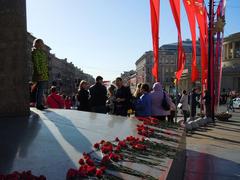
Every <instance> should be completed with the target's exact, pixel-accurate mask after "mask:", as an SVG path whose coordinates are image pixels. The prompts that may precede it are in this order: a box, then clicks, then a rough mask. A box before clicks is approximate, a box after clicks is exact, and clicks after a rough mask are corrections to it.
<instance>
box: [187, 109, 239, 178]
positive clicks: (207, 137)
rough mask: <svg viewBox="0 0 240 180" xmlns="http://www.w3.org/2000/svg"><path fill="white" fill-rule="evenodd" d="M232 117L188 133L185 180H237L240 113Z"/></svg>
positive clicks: (237, 112) (237, 111)
mask: <svg viewBox="0 0 240 180" xmlns="http://www.w3.org/2000/svg"><path fill="white" fill-rule="evenodd" d="M220 109H221V110H225V109H226V108H225V107H220ZM232 114H233V117H232V118H231V119H230V120H229V121H228V122H221V121H216V124H215V125H211V126H208V127H207V128H203V129H201V130H199V131H195V132H194V133H193V134H188V136H187V139H186V141H187V162H186V172H185V180H237V179H238V180H240V110H236V112H235V113H232Z"/></svg>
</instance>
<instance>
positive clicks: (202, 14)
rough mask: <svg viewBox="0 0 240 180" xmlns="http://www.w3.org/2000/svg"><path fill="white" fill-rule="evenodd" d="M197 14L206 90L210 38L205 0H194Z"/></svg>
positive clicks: (203, 82)
mask: <svg viewBox="0 0 240 180" xmlns="http://www.w3.org/2000/svg"><path fill="white" fill-rule="evenodd" d="M194 1H195V3H194V6H195V8H194V9H195V14H196V18H197V22H198V26H199V30H200V46H201V66H202V86H203V89H202V91H204V90H205V89H206V84H207V73H208V38H207V35H208V34H207V33H208V32H207V30H208V28H207V10H206V7H205V5H204V0H194Z"/></svg>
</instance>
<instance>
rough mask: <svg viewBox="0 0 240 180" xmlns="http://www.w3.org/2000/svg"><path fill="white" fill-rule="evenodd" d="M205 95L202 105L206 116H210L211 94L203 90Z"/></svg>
mask: <svg viewBox="0 0 240 180" xmlns="http://www.w3.org/2000/svg"><path fill="white" fill-rule="evenodd" d="M204 93H205V95H204V97H203V100H204V105H205V106H204V107H205V113H206V116H207V117H211V111H210V110H211V96H210V93H209V92H208V90H205V91H204Z"/></svg>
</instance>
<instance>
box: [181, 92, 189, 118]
mask: <svg viewBox="0 0 240 180" xmlns="http://www.w3.org/2000/svg"><path fill="white" fill-rule="evenodd" d="M180 103H181V109H182V111H183V116H184V122H186V121H187V118H188V116H189V107H188V94H187V91H186V90H183V93H182V97H181V99H180Z"/></svg>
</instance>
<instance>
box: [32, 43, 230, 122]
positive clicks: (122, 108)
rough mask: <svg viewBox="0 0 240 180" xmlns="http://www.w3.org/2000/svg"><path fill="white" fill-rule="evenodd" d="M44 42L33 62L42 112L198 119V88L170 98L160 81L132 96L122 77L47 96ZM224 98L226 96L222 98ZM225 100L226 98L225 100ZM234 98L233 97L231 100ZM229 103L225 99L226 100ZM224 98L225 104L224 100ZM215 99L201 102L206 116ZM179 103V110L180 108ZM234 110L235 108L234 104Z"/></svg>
mask: <svg viewBox="0 0 240 180" xmlns="http://www.w3.org/2000/svg"><path fill="white" fill-rule="evenodd" d="M43 46H44V43H43V40H41V39H36V40H34V42H33V48H32V62H33V70H34V72H33V78H32V82H31V83H30V102H31V104H30V105H31V106H35V107H36V108H37V109H39V110H44V109H46V108H47V107H49V108H65V109H75V108H76V109H78V110H81V111H88V112H96V113H108V114H113V115H120V116H128V115H130V114H132V112H134V114H135V116H141V117H149V116H152V117H155V118H157V119H159V120H166V119H168V121H169V122H174V117H175V115H176V111H177V109H178V108H179V109H181V112H182V114H183V116H184V121H186V120H187V118H188V117H189V116H190V117H191V118H194V117H195V116H196V108H197V106H201V104H200V96H201V95H200V94H201V93H199V90H198V89H197V88H194V89H193V90H192V92H190V93H187V91H185V90H184V91H183V92H182V93H181V94H179V95H178V97H174V96H170V95H169V94H168V93H167V92H166V91H165V90H164V88H163V87H162V85H161V83H159V82H156V83H155V84H153V87H149V85H148V84H145V83H143V84H138V85H137V87H136V90H135V92H134V93H133V94H132V93H131V91H130V88H129V87H128V86H125V85H124V84H123V80H122V79H121V78H120V77H118V78H116V80H115V84H112V85H111V86H110V87H108V88H106V87H105V85H104V84H103V77H101V76H97V77H96V82H95V84H94V85H92V86H90V85H89V84H88V82H87V81H85V80H82V81H81V82H80V84H79V89H78V92H77V94H76V95H73V96H65V95H64V94H59V92H57V89H56V87H55V86H52V87H51V88H50V90H49V94H47V95H45V98H43V97H44V91H46V89H47V85H48V78H49V73H48V58H47V56H46V54H45V53H44V50H43ZM221 97H222V96H221ZM224 98H225V97H224ZM231 99H233V96H231V97H230V102H231ZM224 100H225V99H224ZM224 100H223V99H222V98H221V101H224ZM210 101H211V97H210V95H209V93H208V91H207V90H206V91H205V92H204V96H203V97H202V99H201V102H204V105H205V108H204V109H205V113H206V114H208V113H209V112H208V110H209V109H210V107H209V105H210ZM175 104H177V107H178V108H177V107H176V105H175ZM229 107H230V108H232V105H231V103H230V105H229Z"/></svg>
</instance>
